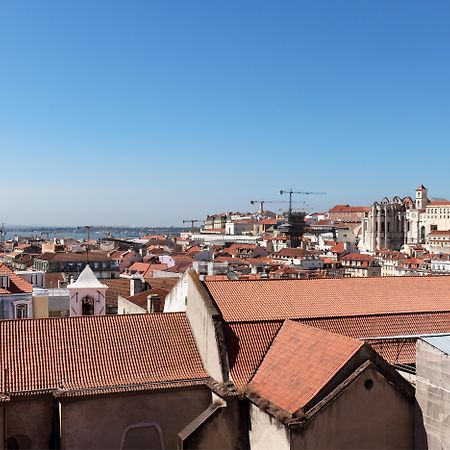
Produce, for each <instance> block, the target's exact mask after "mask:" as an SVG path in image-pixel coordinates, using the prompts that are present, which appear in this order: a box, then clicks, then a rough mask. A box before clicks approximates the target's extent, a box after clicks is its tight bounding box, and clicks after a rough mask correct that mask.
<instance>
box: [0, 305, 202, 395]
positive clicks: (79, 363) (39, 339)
mask: <svg viewBox="0 0 450 450" xmlns="http://www.w3.org/2000/svg"><path fill="white" fill-rule="evenodd" d="M0 341H1V342H2V344H3V345H2V346H1V348H0V372H1V373H2V374H3V373H4V370H5V369H7V373H8V378H7V385H6V386H5V385H4V377H1V380H0V392H3V393H5V392H6V393H8V394H9V395H11V394H16V395H20V394H24V393H29V392H36V391H40V392H42V393H45V392H52V391H54V390H55V389H58V388H63V389H67V390H84V389H87V390H89V389H93V390H95V389H97V388H117V389H120V390H127V389H135V387H133V386H136V385H154V386H160V385H164V384H166V383H171V384H172V385H174V384H175V385H176V384H177V383H183V384H184V385H185V384H186V383H188V384H189V383H191V384H192V383H193V382H194V381H195V380H202V379H206V377H207V374H206V372H205V371H204V369H203V366H202V363H201V360H200V356H199V354H198V351H197V347H196V345H195V341H194V338H193V336H192V334H191V330H190V327H189V323H188V321H187V319H186V316H185V315H184V314H183V313H167V314H136V315H118V316H117V315H109V316H108V315H106V316H82V317H62V318H48V319H19V320H3V321H0Z"/></svg>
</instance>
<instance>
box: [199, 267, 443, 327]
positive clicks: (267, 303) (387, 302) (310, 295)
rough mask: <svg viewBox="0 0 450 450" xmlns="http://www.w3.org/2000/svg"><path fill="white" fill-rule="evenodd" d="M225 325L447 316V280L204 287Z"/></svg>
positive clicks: (240, 283)
mask: <svg viewBox="0 0 450 450" xmlns="http://www.w3.org/2000/svg"><path fill="white" fill-rule="evenodd" d="M205 285H206V287H207V289H208V290H209V292H210V293H211V295H212V297H213V298H214V300H215V302H216V303H217V305H218V307H219V309H220V311H221V313H222V315H223V318H224V319H225V320H226V321H231V322H234V321H238V322H240V321H249V320H283V319H290V318H304V319H306V318H320V317H342V316H360V315H364V316H370V315H380V314H396V313H397V314H398V313H413V312H434V311H450V296H449V295H448V292H449V290H450V277H442V276H441V277H439V276H437V277H383V278H381V277H380V278H341V279H314V280H264V281H246V282H243V281H207V282H205Z"/></svg>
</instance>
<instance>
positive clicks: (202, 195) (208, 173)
mask: <svg viewBox="0 0 450 450" xmlns="http://www.w3.org/2000/svg"><path fill="white" fill-rule="evenodd" d="M449 23H450V2H448V1H447V0H445V1H444V0H443V1H422V0H421V1H411V0H408V1H392V0H388V1H381V0H377V1H374V0H371V1H364V0H357V1H351V0H342V1H337V0H333V1H331V0H330V1H320V0H318V1H300V0H298V1H292V2H288V1H285V2H282V1H267V2H266V1H262V0H258V1H256V0H255V1H245V0H239V1H231V0H227V1H215V0H207V1H197V0H190V1H188V0H182V1H169V0H164V1H151V0H142V1H138V0H132V1H114V0H106V1H100V0H95V1H91V0H89V1H88V0H76V1H75V0H72V1H69V0H68V1H61V0H55V1H46V0H39V1H32V0H28V1H17V0H9V1H8V0H5V1H2V2H1V4H0V58H1V59H0V156H1V163H0V168H1V174H0V180H1V182H0V183H1V186H2V195H1V200H2V201H1V205H2V208H1V210H0V221H3V222H7V223H10V224H46V225H56V224H58V225H64V224H67V225H80V224H88V223H89V224H110V225H114V224H116V225H118V224H124V225H170V224H173V225H181V221H182V219H191V218H203V217H204V216H205V215H206V213H208V212H219V211H230V210H251V208H252V207H251V205H250V204H249V200H252V199H256V198H259V197H261V196H262V197H264V198H266V199H268V200H279V199H280V194H279V190H280V189H289V188H291V187H292V188H294V189H296V190H314V191H326V192H327V193H328V195H326V196H317V197H310V198H309V199H308V203H309V204H310V205H311V208H312V209H315V210H320V209H324V208H328V207H329V206H331V205H333V204H335V203H351V204H369V203H371V202H373V201H374V200H377V199H381V198H382V197H383V196H385V195H389V196H393V195H395V194H398V195H413V194H414V190H415V188H416V187H417V185H419V184H421V183H424V184H425V185H426V186H427V187H428V188H429V190H430V195H431V196H435V197H446V196H447V197H450V181H449V171H450V26H449ZM277 206H280V205H277ZM273 209H277V208H275V207H274V208H273ZM253 210H255V209H253Z"/></svg>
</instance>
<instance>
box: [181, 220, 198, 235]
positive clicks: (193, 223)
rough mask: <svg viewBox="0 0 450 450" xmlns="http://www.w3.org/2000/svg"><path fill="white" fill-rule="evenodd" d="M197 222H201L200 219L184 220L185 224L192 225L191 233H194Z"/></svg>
mask: <svg viewBox="0 0 450 450" xmlns="http://www.w3.org/2000/svg"><path fill="white" fill-rule="evenodd" d="M196 222H200V220H199V219H184V220H183V223H190V224H191V232H193V231H194V229H195V223H196Z"/></svg>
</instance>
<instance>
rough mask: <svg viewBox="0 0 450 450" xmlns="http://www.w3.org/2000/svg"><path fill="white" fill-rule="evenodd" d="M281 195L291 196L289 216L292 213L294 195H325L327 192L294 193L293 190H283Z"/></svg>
mask: <svg viewBox="0 0 450 450" xmlns="http://www.w3.org/2000/svg"><path fill="white" fill-rule="evenodd" d="M280 194H281V195H283V194H289V214H291V213H292V194H300V195H325V194H326V192H305V191H294V190H293V189H289V191H285V190H281V191H280Z"/></svg>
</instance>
